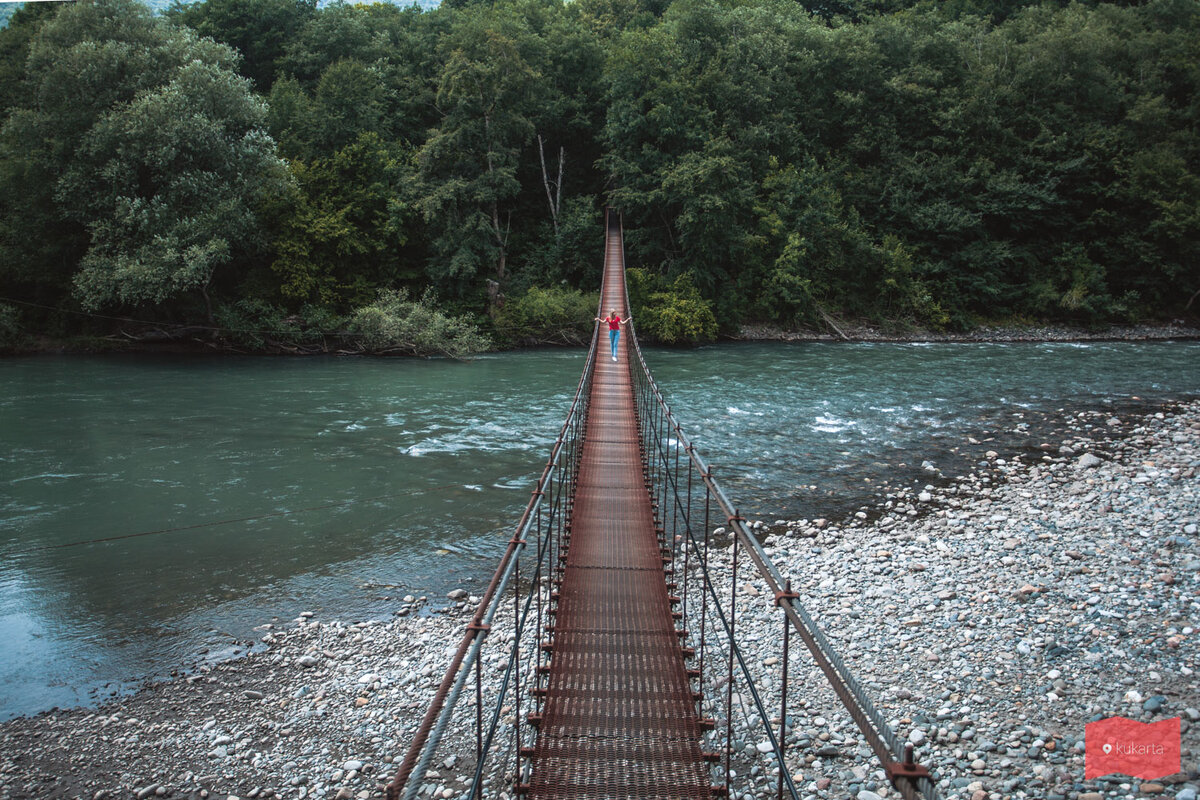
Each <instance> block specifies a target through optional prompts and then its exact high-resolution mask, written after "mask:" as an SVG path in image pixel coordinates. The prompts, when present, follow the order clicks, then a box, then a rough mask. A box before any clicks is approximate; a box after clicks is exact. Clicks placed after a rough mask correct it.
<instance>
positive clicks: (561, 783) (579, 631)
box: [529, 228, 711, 800]
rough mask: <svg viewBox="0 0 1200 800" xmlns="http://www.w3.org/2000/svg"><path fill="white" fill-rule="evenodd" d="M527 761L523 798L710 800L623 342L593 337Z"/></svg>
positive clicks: (621, 303) (612, 253)
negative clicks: (544, 675) (587, 402)
mask: <svg viewBox="0 0 1200 800" xmlns="http://www.w3.org/2000/svg"><path fill="white" fill-rule="evenodd" d="M602 297H603V300H602V303H601V308H602V309H603V310H604V312H605V313H607V311H608V310H609V309H616V310H617V312H618V313H619V314H620V315H621V317H622V318H624V317H625V315H626V309H625V290H624V263H623V255H622V245H621V234H620V230H619V229H617V228H610V229H609V232H608V242H607V248H606V253H605V269H604V285H603V293H602ZM601 336H602V338H601V340H600V342H599V345H598V348H599V352H598V353H597V363H596V372H595V376H594V379H593V384H592V392H591V410H590V414H589V418H588V427H587V432H586V435H585V439H584V446H583V451H582V463H581V466H580V471H579V481H578V486H577V488H576V491H575V501H574V511H573V514H572V517H571V520H572V521H571V538H570V545H569V548H568V551H567V558H566V567H565V571H564V574H563V580H562V585H561V587H560V589H559V599H558V607H557V614H556V617H555V630H554V640H553V656H552V658H551V662H550V674H549V678H548V682H547V693H546V700H545V705H544V706H543V713H542V720H541V723H540V726H539V730H538V736H537V742H536V745H535V747H534V752H533V770H532V774H531V777H530V785H529V796H530V797H535V798H558V797H563V798H634V797H637V798H664V800H666V799H667V798H670V799H671V800H678V799H679V798H688V797H697V798H699V797H704V798H707V797H710V796H711V795H710V792H711V789H710V781H709V776H708V769H707V767H706V765H705V763H704V761H703V759H702V755H701V751H700V736H701V729H700V721H699V718H698V716H697V713H696V701H695V699H694V698H693V695H692V688H691V686H690V685H689V679H688V674H687V668H686V666H685V663H684V655H683V651H682V649H681V645H680V637H679V634H678V633H677V632H676V629H675V623H674V620H673V618H672V616H671V611H672V608H671V599H670V597H669V596H668V592H667V583H666V578H665V575H664V571H663V563H664V562H663V558H662V552H661V550H660V547H661V545H660V543H659V540H658V537H657V534H656V532H655V524H654V514H653V510H652V507H651V501H650V494H649V492H648V491H647V489H646V484H645V479H644V476H643V472H642V462H641V454H640V451H639V446H638V432H637V427H636V421H635V412H634V398H633V389H632V384H631V380H630V372H629V342H628V336H629V334H628V333H625V332H622V335H621V340H620V348H619V360H618V361H617V362H615V363H614V362H613V360H612V358H611V357H610V356H609V349H608V341H607V331H606V330H602V331H601Z"/></svg>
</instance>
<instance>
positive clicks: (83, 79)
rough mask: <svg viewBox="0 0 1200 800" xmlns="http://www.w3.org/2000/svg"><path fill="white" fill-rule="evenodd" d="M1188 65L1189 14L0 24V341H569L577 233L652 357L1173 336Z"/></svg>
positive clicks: (1193, 237) (396, 345)
mask: <svg viewBox="0 0 1200 800" xmlns="http://www.w3.org/2000/svg"><path fill="white" fill-rule="evenodd" d="M1198 64H1200V3H1197V2H1196V0H1150V2H1146V3H1141V4H1127V3H1124V2H1094V1H1093V2H1086V3H1079V2H1071V3H1064V2H1060V1H1059V0H1048V2H1036V3H1035V2H1023V0H953V2H942V3H931V2H917V3H912V2H909V0H803V2H791V1H790V0H789V1H788V2H784V1H783V0H674V2H670V0H576V1H575V2H570V3H565V2H561V1H560V0H498V1H497V2H494V3H492V2H489V3H482V2H472V0H447V2H444V3H442V4H441V6H440V7H438V8H436V9H432V10H423V9H421V8H419V7H417V6H412V7H409V8H401V7H398V6H394V5H387V4H374V5H367V4H364V5H357V4H354V5H352V4H344V3H334V4H332V5H328V6H326V7H323V8H318V7H317V3H316V2H315V0H204V2H198V3H193V4H187V5H177V6H175V7H173V8H171V9H170V10H169V11H168V12H167V13H166V14H165V15H162V16H157V15H155V14H154V13H152V12H151V11H150V10H149V9H148V8H146V7H145V6H142V5H139V4H137V3H135V2H133V0H80V2H77V3H72V4H57V3H30V4H28V5H27V6H26V7H25V8H23V9H22V10H20V11H19V12H17V13H16V14H15V15H13V16H12V18H11V20H10V22H9V24H8V26H7V27H6V28H5V29H3V30H2V31H0V119H2V122H3V126H2V129H0V286H2V287H3V291H2V292H0V296H3V298H4V299H3V300H2V301H0V303H2V304H0V346H7V347H14V346H18V347H19V346H22V345H24V346H28V345H29V344H30V341H31V340H32V339H34V337H51V338H53V339H57V340H61V339H64V338H69V337H73V336H80V335H85V336H93V337H95V336H110V335H113V334H118V333H119V334H121V335H122V337H123V338H125V339H128V338H134V339H143V340H145V339H151V338H155V339H178V338H186V337H191V338H200V339H202V340H205V341H207V342H210V343H218V344H224V345H226V346H230V347H235V348H240V349H251V350H257V349H272V350H292V351H298V352H307V351H331V350H341V351H350V352H363V351H371V352H408V353H431V352H444V353H449V354H451V355H461V354H465V353H469V352H473V351H476V350H478V349H480V348H486V347H489V346H494V345H502V346H503V345H512V344H521V343H536V342H566V343H570V342H577V341H579V340H581V339H585V338H587V337H588V336H589V335H590V330H591V327H590V326H591V318H592V316H593V315H594V312H595V294H594V291H595V289H596V287H597V281H598V275H599V269H598V264H597V263H596V262H597V259H598V257H599V255H598V254H599V252H600V247H599V242H600V232H599V228H600V225H599V221H600V219H601V212H602V208H603V206H605V205H606V204H607V205H611V206H613V207H615V208H617V209H619V210H620V211H621V212H622V214H623V218H624V222H625V226H626V232H627V236H626V241H627V248H628V260H629V262H630V263H632V264H636V265H639V266H640V269H638V270H634V271H632V273H631V281H630V283H631V293H632V298H631V299H632V302H633V314H634V316H635V318H637V319H638V327H639V333H641V334H642V335H644V336H648V337H649V338H653V339H657V340H660V341H664V342H689V341H698V340H703V339H708V338H711V337H713V336H715V335H717V334H718V333H731V332H734V331H736V330H737V329H738V327H739V326H741V325H743V324H746V323H759V324H767V325H773V326H778V327H781V328H783V329H795V328H803V327H808V328H815V329H819V330H836V329H838V328H839V327H840V326H841V321H842V320H846V321H854V322H858V323H864V322H865V323H869V324H873V325H876V326H883V327H885V328H891V329H905V328H910V327H920V328H922V329H927V330H938V329H941V330H948V331H956V330H958V331H961V330H968V329H970V328H972V327H974V326H976V325H978V324H980V323H987V322H996V321H1008V322H1013V321H1017V322H1020V321H1038V322H1050V323H1056V324H1071V325H1098V324H1105V323H1113V322H1117V323H1140V322H1147V321H1165V320H1171V319H1177V318H1179V317H1184V316H1187V315H1193V314H1194V313H1195V308H1196V295H1197V292H1198V291H1200V283H1198V280H1200V277H1198V273H1197V271H1196V269H1195V265H1196V263H1197V259H1198V257H1200V172H1198V169H1197V167H1198V164H1200V139H1198V137H1197V135H1196V131H1197V129H1198V127H1200V100H1198V99H1197V98H1200V67H1198V66H1197V65H1198ZM147 320H153V321H154V323H155V324H149V323H146V322H145V321H147ZM139 321H140V322H139Z"/></svg>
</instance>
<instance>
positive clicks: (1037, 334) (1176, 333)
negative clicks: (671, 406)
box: [736, 320, 1200, 342]
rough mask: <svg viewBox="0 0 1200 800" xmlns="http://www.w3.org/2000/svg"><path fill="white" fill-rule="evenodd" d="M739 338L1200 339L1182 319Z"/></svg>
mask: <svg viewBox="0 0 1200 800" xmlns="http://www.w3.org/2000/svg"><path fill="white" fill-rule="evenodd" d="M736 338H738V339H742V340H746V341H783V342H835V341H852V342H1114V341H1124V342H1149V341H1156V340H1182V339H1200V328H1197V327H1196V326H1195V325H1191V324H1188V323H1187V322H1184V321H1182V320H1179V321H1175V322H1171V323H1167V324H1159V325H1106V326H1101V327H1095V328H1070V327H1065V326H1062V325H1024V326H1018V325H980V326H978V327H976V328H972V329H971V330H969V331H965V332H961V333H953V332H946V331H933V330H923V329H919V328H912V329H885V328H877V327H872V326H869V325H860V324H857V323H850V324H846V325H839V326H838V327H837V328H836V329H835V328H832V327H830V328H825V329H821V330H785V329H783V328H778V327H775V326H772V325H744V326H742V328H741V329H740V331H739V332H738V336H737V337H736Z"/></svg>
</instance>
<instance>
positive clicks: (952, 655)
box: [0, 401, 1200, 800]
mask: <svg viewBox="0 0 1200 800" xmlns="http://www.w3.org/2000/svg"><path fill="white" fill-rule="evenodd" d="M1020 434H1021V436H1022V437H1026V436H1030V435H1038V436H1042V437H1044V439H1043V440H1042V441H1041V443H1040V446H1039V447H1038V448H1037V451H1036V452H1034V453H1030V452H1029V450H1028V449H1027V448H1025V447H1019V448H1016V449H1017V450H1018V452H1012V451H1011V450H1010V449H1009V448H1008V447H1007V446H1006V445H1004V444H1001V443H999V442H995V441H991V440H990V439H989V438H988V437H987V436H985V435H984V434H983V433H979V435H980V436H981V437H983V439H982V441H980V440H976V439H972V438H969V437H967V438H966V442H965V443H964V445H963V446H964V448H969V449H971V451H972V452H974V453H976V455H977V461H976V463H975V465H974V467H973V469H972V470H971V471H970V472H968V473H967V474H964V475H961V476H956V477H950V476H946V477H944V478H943V477H941V476H937V477H935V474H936V466H935V465H931V471H930V478H929V480H931V481H933V482H932V483H928V484H925V483H924V482H921V483H918V484H917V485H914V486H907V485H893V486H891V487H889V489H888V490H887V492H886V493H884V494H882V495H881V496H880V497H879V500H878V503H876V504H874V505H872V506H870V507H867V508H865V509H864V510H862V511H858V512H854V513H851V514H849V515H848V516H846V517H845V518H832V519H816V520H760V521H757V522H755V523H754V527H755V530H756V531H757V534H758V535H759V536H760V537H761V538H762V540H763V541H764V544H765V546H766V548H767V550H768V553H769V554H770V556H771V557H772V558H773V559H774V561H775V562H776V563H777V564H778V566H779V568H780V570H781V571H782V572H783V574H784V575H787V576H791V577H793V578H795V579H796V581H795V586H796V588H797V590H798V591H800V592H801V601H802V602H803V603H804V605H805V606H806V607H807V608H808V609H809V611H810V612H811V613H812V614H813V615H814V617H815V618H816V619H817V620H818V622H819V623H820V624H821V626H822V627H823V628H824V629H825V631H826V632H827V633H828V634H829V635H830V636H831V638H832V641H833V642H834V646H835V647H837V648H838V649H839V650H840V652H841V653H842V655H843V656H844V657H845V658H846V659H847V661H848V663H849V664H850V666H851V669H852V670H853V671H854V673H855V675H856V676H857V677H858V678H859V680H860V681H862V683H863V684H864V685H865V686H866V687H867V690H868V692H869V694H871V696H872V697H873V698H874V699H875V702H876V705H877V707H878V708H879V709H880V710H881V712H882V713H883V714H884V716H885V718H886V719H887V720H888V724H889V725H891V726H892V727H893V729H894V730H895V731H896V733H897V735H899V736H900V737H903V738H905V739H906V740H907V741H910V742H912V743H913V744H914V745H915V746H916V754H917V758H918V760H920V761H921V762H923V763H925V764H926V765H928V766H929V767H930V768H931V769H932V770H933V772H934V774H935V775H936V776H937V778H938V785H939V792H940V794H941V796H942V797H944V798H947V800H1021V799H1023V798H1028V799H1029V800H1035V799H1036V800H1106V799H1109V798H1123V799H1124V800H1133V798H1138V797H1158V796H1165V797H1174V798H1175V800H1196V796H1197V789H1200V773H1197V772H1196V771H1195V770H1196V754H1197V751H1198V748H1200V738H1198V737H1197V732H1198V731H1200V727H1197V723H1200V710H1198V706H1200V702H1198V698H1200V686H1198V680H1197V676H1196V670H1197V668H1198V666H1197V661H1196V647H1195V641H1196V637H1197V635H1198V632H1197V628H1196V620H1195V609H1196V603H1197V598H1198V596H1200V595H1198V592H1200V538H1198V534H1197V526H1198V525H1200V493H1198V486H1200V484H1198V482H1197V480H1196V478H1197V473H1198V471H1200V404H1198V403H1196V402H1195V401H1193V402H1191V403H1188V404H1184V405H1180V406H1173V407H1167V408H1163V409H1162V410H1160V411H1154V410H1151V411H1150V412H1149V413H1147V414H1145V415H1123V416H1121V417H1115V416H1113V414H1112V412H1111V411H1105V410H1095V411H1083V412H1076V413H1072V414H1067V415H1066V416H1065V417H1064V418H1062V419H1060V420H1057V421H1055V423H1054V429H1053V430H1042V431H1036V432H1035V431H1027V430H1021V431H1020ZM994 447H995V448H999V449H998V450H993V449H991V448H994ZM716 533H717V535H718V536H719V535H720V529H718V530H717V531H716ZM711 557H712V559H713V561H714V563H715V564H716V565H717V569H716V571H715V574H717V575H720V576H724V577H723V578H722V579H721V580H722V584H721V586H720V587H719V591H720V592H721V593H722V595H724V594H725V593H728V592H729V591H730V590H731V588H732V587H731V586H730V585H729V581H730V577H731V572H732V570H731V569H730V568H729V567H728V564H727V563H726V562H728V561H729V559H730V557H729V555H728V554H727V553H725V552H724V551H717V552H714V553H713V554H712V556H711ZM718 562H719V563H718ZM803 576H816V577H815V578H812V579H811V580H808V579H803ZM470 588H477V587H474V586H471V587H470ZM737 597H738V599H737V603H738V617H737V619H738V626H739V629H740V630H742V635H741V637H740V639H739V641H741V642H742V643H744V647H745V649H744V653H745V656H746V658H747V660H748V662H749V663H750V665H751V670H752V674H753V676H754V678H755V681H756V683H757V685H758V687H759V689H760V691H763V692H764V693H765V694H766V696H767V697H775V698H777V697H778V687H779V681H780V674H781V666H780V664H779V663H778V655H779V643H778V637H779V618H778V616H777V614H776V613H775V610H774V607H773V604H772V602H771V595H770V593H769V592H767V591H766V587H765V585H764V584H762V582H761V581H759V580H757V576H756V575H755V574H754V573H753V572H752V571H750V570H746V571H743V572H742V573H741V574H740V576H739V582H738V590H737ZM404 600H405V605H403V606H402V607H401V608H400V609H398V611H397V616H395V617H393V618H391V619H388V620H363V621H358V622H351V621H349V620H337V619H319V618H316V617H315V616H314V615H313V614H311V613H309V612H301V613H299V616H298V617H297V618H296V619H294V620H292V621H291V622H285V623H279V622H274V623H269V624H265V625H263V626H262V627H261V628H260V634H261V637H262V639H261V645H262V646H265V648H266V649H265V651H261V652H257V653H254V654H252V655H250V656H247V657H246V658H244V659H240V660H236V661H230V662H226V663H221V664H202V665H198V666H197V667H196V668H195V669H194V670H192V671H190V674H188V675H187V676H186V677H183V676H181V677H179V678H178V679H177V680H172V681H167V682H160V683H154V684H151V685H149V686H147V687H146V688H145V689H143V690H142V691H140V692H138V693H137V694H135V695H133V696H131V697H127V698H123V699H119V700H114V701H111V702H109V703H107V704H105V705H103V706H101V707H99V708H90V709H72V710H54V711H51V712H48V713H44V714H40V715H38V716H36V717H23V718H18V719H14V720H10V721H8V722H6V723H3V724H2V725H0V796H4V797H11V798H14V800H17V799H18V798H22V799H23V798H42V797H64V798H67V797H71V798H75V797H79V798H93V800H103V798H123V797H138V798H157V797H166V798H176V800H179V799H180V798H189V800H202V798H224V797H246V798H305V797H309V798H334V797H336V798H339V800H344V799H345V798H370V797H377V796H379V790H378V787H379V786H380V785H381V784H382V783H384V782H386V781H387V780H388V779H389V778H390V777H391V775H392V774H393V771H394V770H395V768H396V766H397V765H398V762H399V760H400V758H401V757H402V755H403V750H404V747H405V746H406V744H407V742H408V739H409V737H410V735H411V732H412V731H413V730H414V728H415V727H416V725H417V724H418V723H419V721H420V718H421V717H422V716H423V714H424V712H425V709H426V708H427V706H428V703H429V701H430V698H431V697H432V695H433V692H434V690H435V688H436V686H437V684H438V682H439V680H440V678H441V674H442V671H443V670H444V669H445V666H446V664H447V663H448V661H449V659H450V655H451V653H452V652H453V649H454V644H455V643H456V642H457V641H458V639H459V638H460V637H461V635H462V632H463V630H464V627H465V626H466V625H467V624H468V623H469V622H470V621H471V618H472V614H473V612H474V610H475V604H476V603H478V602H479V598H478V597H476V596H475V595H472V594H471V593H470V591H469V589H464V588H459V589H455V590H454V591H452V592H450V593H449V596H448V597H447V598H444V599H442V598H432V597H429V598H427V597H412V596H409V597H406V598H404ZM298 611H299V609H298ZM511 614H512V609H511V606H510V605H509V604H508V603H501V604H500V612H499V616H498V618H497V621H496V623H495V628H496V630H504V629H505V625H506V624H511ZM506 620H507V623H506ZM489 658H491V656H489ZM495 658H500V654H496V655H495ZM492 667H495V668H492ZM503 672H504V670H503V669H502V668H501V666H500V664H499V663H498V662H497V663H494V664H489V667H488V668H487V669H485V670H484V671H483V675H484V679H485V682H486V683H487V686H486V687H485V689H484V691H485V693H488V694H489V696H490V695H491V694H494V693H495V692H496V691H498V688H497V687H498V684H499V681H500V679H501V677H502V675H503ZM789 684H790V685H791V686H792V689H791V692H792V700H793V702H792V704H791V706H790V708H789V712H788V713H789V720H791V724H790V727H789V730H788V732H787V739H788V745H789V749H788V754H789V755H788V767H789V770H791V771H792V773H793V777H794V778H795V781H796V784H797V787H798V789H799V790H800V792H801V796H802V797H804V798H806V800H824V799H825V798H830V799H832V798H845V797H848V796H849V797H855V798H857V800H878V798H880V797H892V796H894V792H891V791H889V788H888V786H887V781H886V779H885V777H884V775H883V771H882V770H881V769H879V767H878V763H877V762H875V761H874V758H873V756H872V754H871V751H870V749H869V748H867V747H866V746H865V744H864V743H863V742H862V740H861V739H860V738H859V735H858V733H857V729H856V728H855V726H854V723H853V722H852V721H851V720H850V719H849V717H848V715H847V714H846V713H845V712H844V711H843V710H841V709H840V706H839V705H838V702H837V700H836V698H835V696H834V694H833V692H832V690H831V689H829V688H828V686H827V684H826V683H825V680H824V677H823V676H822V675H821V674H820V672H819V671H818V669H817V668H816V667H815V666H814V665H812V663H811V661H810V660H809V659H808V658H807V656H806V654H805V653H804V650H803V647H802V646H801V647H800V649H799V650H797V651H794V655H793V659H792V664H791V669H790V671H789ZM706 689H707V690H708V691H709V692H710V693H716V694H720V692H719V691H717V687H713V686H709V687H706ZM739 691H742V690H741V689H739ZM473 701H474V693H473V692H470V691H468V692H466V693H465V694H464V697H463V701H462V702H463V704H464V706H463V707H462V708H461V709H460V713H462V714H463V715H464V716H465V717H466V718H470V719H473V718H474V712H473V709H471V708H470V705H471V703H473ZM718 713H720V709H718ZM1117 713H1119V714H1121V715H1123V716H1127V717H1130V718H1133V719H1139V720H1143V721H1147V722H1150V721H1155V720H1159V719H1165V718H1170V717H1175V716H1179V717H1182V721H1181V729H1182V764H1183V767H1184V770H1185V771H1184V772H1181V773H1179V774H1176V775H1171V776H1166V777H1165V778H1164V779H1162V780H1159V781H1140V782H1139V781H1136V780H1132V779H1130V778H1128V776H1121V775H1112V776H1108V777H1105V778H1100V779H1097V780H1084V779H1083V773H1084V769H1083V767H1084V764H1083V761H1084V741H1083V734H1084V727H1085V725H1086V723H1087V722H1089V721H1092V720H1094V719H1099V718H1102V717H1107V716H1111V715H1113V714H1117ZM737 717H738V718H737V719H735V738H736V740H737V741H738V742H739V744H740V746H741V748H742V751H743V752H742V754H741V759H742V760H743V762H744V766H743V768H740V769H739V775H744V776H747V777H746V778H745V783H743V784H742V786H743V788H742V791H743V792H745V793H744V794H742V795H741V797H742V798H743V800H744V799H745V798H747V797H774V796H775V791H774V787H775V777H774V775H773V774H772V770H773V769H774V768H775V765H774V762H773V760H772V759H773V755H770V754H764V753H762V752H760V751H759V749H758V748H757V747H756V745H757V744H758V743H760V742H762V741H764V740H765V738H766V737H765V734H763V732H762V731H761V729H757V728H751V727H747V725H746V722H745V720H744V719H742V718H741V716H740V715H737ZM474 746H475V744H474V730H473V726H472V725H451V726H450V727H449V729H448V742H447V745H446V747H445V748H444V750H443V751H442V752H440V753H439V755H438V761H437V762H436V763H435V764H434V765H433V766H434V768H433V769H432V770H431V771H430V772H429V773H428V775H427V781H426V784H425V785H424V787H423V789H422V793H421V795H420V796H421V797H423V798H424V797H435V798H454V797H462V796H463V795H464V793H465V788H466V786H467V781H468V780H469V777H468V776H470V775H471V774H472V770H473V763H472V762H473V760H474ZM497 769H500V770H503V769H505V765H499V766H498V767H497ZM505 796H506V795H504V794H501V795H500V797H502V798H503V797H505Z"/></svg>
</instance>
